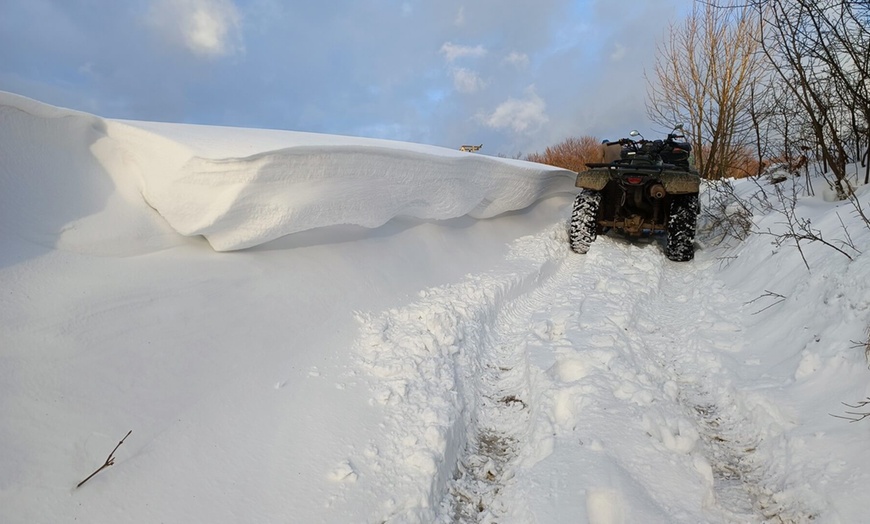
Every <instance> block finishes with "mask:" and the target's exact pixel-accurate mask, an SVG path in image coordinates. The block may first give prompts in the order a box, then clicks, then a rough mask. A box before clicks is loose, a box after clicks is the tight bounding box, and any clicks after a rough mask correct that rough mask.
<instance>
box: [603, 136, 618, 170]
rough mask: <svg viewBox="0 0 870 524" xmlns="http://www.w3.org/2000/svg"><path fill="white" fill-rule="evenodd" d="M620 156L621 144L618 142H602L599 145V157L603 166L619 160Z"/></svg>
mask: <svg viewBox="0 0 870 524" xmlns="http://www.w3.org/2000/svg"><path fill="white" fill-rule="evenodd" d="M621 156H622V144H620V143H619V142H608V141H606V140H605V141H604V142H603V143H602V144H601V157H602V160H603V162H604V163H605V164H609V163H611V162H613V161H614V160H619V159H620V157H621Z"/></svg>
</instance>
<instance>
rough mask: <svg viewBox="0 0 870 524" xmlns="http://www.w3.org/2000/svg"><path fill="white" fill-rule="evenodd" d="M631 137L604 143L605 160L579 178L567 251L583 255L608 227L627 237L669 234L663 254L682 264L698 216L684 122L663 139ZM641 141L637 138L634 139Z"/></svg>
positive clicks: (697, 181) (696, 181)
mask: <svg viewBox="0 0 870 524" xmlns="http://www.w3.org/2000/svg"><path fill="white" fill-rule="evenodd" d="M629 136H631V137H632V138H623V139H620V140H619V141H617V142H608V141H606V140H605V141H604V143H603V144H602V150H603V155H604V162H600V163H589V164H586V166H587V167H588V168H589V169H587V170H586V171H582V172H580V173H578V174H577V183H576V186H577V187H580V188H582V190H581V191H580V194H579V195H577V198H576V200H575V201H574V209H573V212H572V213H571V221H570V224H569V228H568V238H569V241H570V243H571V249H572V250H573V251H575V252H576V253H580V254H583V253H586V252H587V251H588V250H589V246H590V244H591V243H592V242H593V241H594V240H595V238H596V237H597V236H598V235H599V234H602V233H604V232H606V231H608V230H610V229H615V230H616V231H618V232H620V233H623V234H625V235H628V236H632V237H637V236H640V235H643V234H656V233H662V232H664V233H667V244H666V247H665V255H666V256H667V257H668V258H669V259H671V260H674V261H677V262H685V261H687V260H691V259H692V258H694V256H695V247H694V241H695V226H696V222H697V218H698V214H699V213H700V204H699V202H698V191H699V189H700V185H701V177H700V176H699V175H698V172H697V171H696V170H695V169H694V167H693V166H692V164H691V160H690V153H691V149H692V148H691V145H689V144H688V143H686V142H684V141H683V140H685V137H684V136H683V134H682V124H679V125H677V126H676V127H675V128H674V130H673V131H672V132H671V133H670V134H668V137H667V138H666V139H665V140H645V139H644V138H643V136H641V135H640V133H638V132H637V131H632V132H631V133H629ZM634 137H640V138H634Z"/></svg>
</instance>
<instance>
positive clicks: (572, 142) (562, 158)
mask: <svg viewBox="0 0 870 524" xmlns="http://www.w3.org/2000/svg"><path fill="white" fill-rule="evenodd" d="M526 160H528V161H529V162H538V163H539V164H547V165H550V166H556V167H561V168H563V169H569V170H571V171H575V172H580V171H584V170H585V169H586V164H587V163H588V162H600V161H601V160H602V151H601V141H600V140H598V139H597V138H595V137H592V136H582V137H580V138H575V137H571V138H567V139H566V140H565V141H563V142H561V143H559V144H556V145H555V146H550V147H548V148H547V149H545V150H544V152H543V153H530V154H529V155H528V156H527V157H526Z"/></svg>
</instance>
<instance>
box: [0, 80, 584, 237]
mask: <svg viewBox="0 0 870 524" xmlns="http://www.w3.org/2000/svg"><path fill="white" fill-rule="evenodd" d="M0 111H2V115H3V119H4V126H3V131H4V132H3V136H2V137H0V138H2V146H0V147H2V150H0V153H2V155H3V158H4V162H3V164H2V167H3V171H2V172H0V176H2V177H3V180H4V186H5V187H6V188H11V191H10V190H7V191H5V192H4V194H5V198H6V199H15V201H14V202H13V201H11V200H8V201H5V202H4V204H5V205H4V206H3V208H4V209H5V210H7V215H8V216H5V215H4V216H3V218H4V219H5V220H4V222H5V223H6V224H7V225H8V226H9V230H14V231H16V232H17V234H22V232H26V233H24V234H26V235H27V236H29V237H31V238H34V239H37V240H38V241H40V242H42V243H45V244H47V245H55V244H58V245H60V244H62V243H64V242H65V244H66V245H67V247H69V248H70V249H74V250H75V249H85V247H83V246H89V245H93V244H95V243H99V241H100V240H105V241H106V242H103V244H112V245H113V246H114V249H115V251H116V252H117V250H118V249H119V248H118V245H119V243H120V244H124V242H122V239H123V238H125V237H126V238H130V237H134V238H136V239H137V245H138V246H139V247H140V248H141V247H142V245H143V244H142V242H141V240H142V239H143V238H146V237H147V238H152V239H155V238H156V239H159V240H154V241H153V242H151V244H152V246H151V247H165V246H166V245H171V244H172V242H170V241H168V239H167V238H166V235H165V228H163V225H162V224H160V223H156V222H155V218H156V217H155V216H153V213H152V212H151V210H149V209H147V208H146V207H144V206H142V203H143V197H144V201H145V202H147V204H148V206H150V207H151V208H153V210H156V211H157V213H159V215H160V216H162V217H163V219H165V221H166V222H167V223H168V224H169V225H170V226H171V227H172V229H174V230H175V231H177V232H178V233H180V234H182V235H185V236H197V235H202V236H204V237H205V238H206V239H207V240H208V241H209V243H210V244H211V245H212V247H213V248H214V249H215V250H218V251H230V250H237V249H244V248H249V247H252V246H256V245H258V244H262V243H264V242H268V241H270V240H274V239H276V238H279V237H282V236H285V235H288V234H291V233H297V232H300V231H306V230H309V229H314V228H320V227H326V226H335V225H356V226H363V227H366V228H375V227H378V226H381V225H383V224H385V223H386V222H388V221H389V220H391V219H393V218H396V217H412V218H418V219H426V220H445V219H451V218H456V217H461V216H464V215H469V216H471V217H474V218H490V217H493V216H496V215H499V214H502V213H505V212H508V211H514V210H518V209H523V208H526V207H528V206H529V205H531V204H532V203H534V202H536V201H538V200H540V199H542V198H544V197H547V196H549V195H552V194H555V193H559V192H565V191H570V190H572V188H573V179H574V178H573V177H574V174H573V173H571V172H570V171H566V170H562V169H556V168H552V167H548V166H543V165H540V164H533V163H529V162H522V161H517V160H508V159H499V158H492V157H484V156H481V155H474V154H468V153H461V152H458V151H453V150H449V149H445V148H440V147H434V146H425V145H420V144H407V143H402V142H393V141H388V140H375V139H364V138H354V137H339V136H333V135H318V134H312V133H299V132H282V131H267V130H242V129H239V130H236V129H231V128H219V127H214V126H194V125H183V124H158V123H153V122H131V121H113V120H107V119H102V118H99V117H96V116H93V115H88V114H85V113H79V112H75V111H69V110H65V109H60V108H55V107H52V106H48V105H45V104H42V103H39V102H36V101H33V100H30V99H27V98H23V97H19V96H16V95H12V94H9V93H0ZM227 136H234V137H235V140H231V139H227ZM22 172H24V173H28V176H26V177H22V176H21V175H20V173H22ZM44 186H49V187H52V189H53V191H52V192H51V193H50V194H48V195H46V194H45V193H44V190H43V187H44ZM79 189H85V191H84V194H86V195H88V198H87V199H86V200H85V201H79V200H78V199H70V198H67V195H69V194H72V193H77V192H78V190H79ZM41 207H51V208H54V209H58V210H59V213H52V214H43V213H34V210H36V209H39V208H41ZM19 208H20V209H23V210H25V212H24V213H19V212H18V209H19ZM94 214H101V216H100V217H99V218H98V221H104V220H107V219H108V220H111V221H114V222H116V224H117V225H118V228H117V229H116V231H117V234H116V235H113V236H112V238H110V239H105V238H103V239H101V238H93V235H91V236H88V234H87V233H86V232H82V230H87V229H89V228H88V227H87V224H86V223H83V224H77V225H73V224H71V223H75V222H76V221H79V220H81V219H84V218H86V217H88V216H89V215H94ZM107 215H108V216H107ZM57 217H63V218H64V221H65V223H61V224H55V223H49V222H47V221H48V220H50V219H53V218H57ZM72 230H78V231H74V232H73V233H72V234H71V236H70V235H67V237H68V238H66V239H65V241H64V242H61V240H60V239H59V237H60V236H61V235H60V233H62V232H67V231H72ZM102 234H103V235H105V233H102ZM146 244H148V243H147V242H146ZM94 249H99V248H94Z"/></svg>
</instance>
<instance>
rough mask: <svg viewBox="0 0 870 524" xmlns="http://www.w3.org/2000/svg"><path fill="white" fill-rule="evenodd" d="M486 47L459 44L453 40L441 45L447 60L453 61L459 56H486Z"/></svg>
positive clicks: (442, 52)
mask: <svg viewBox="0 0 870 524" xmlns="http://www.w3.org/2000/svg"><path fill="white" fill-rule="evenodd" d="M486 53H487V51H486V49H485V48H484V47H483V46H482V45H477V46H474V47H471V46H465V45H458V44H454V43H453V42H446V43H445V44H444V45H442V46H441V54H442V55H444V58H445V59H446V60H447V62H453V61H455V60H456V59H457V58H465V57H470V58H480V57H483V56H486Z"/></svg>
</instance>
